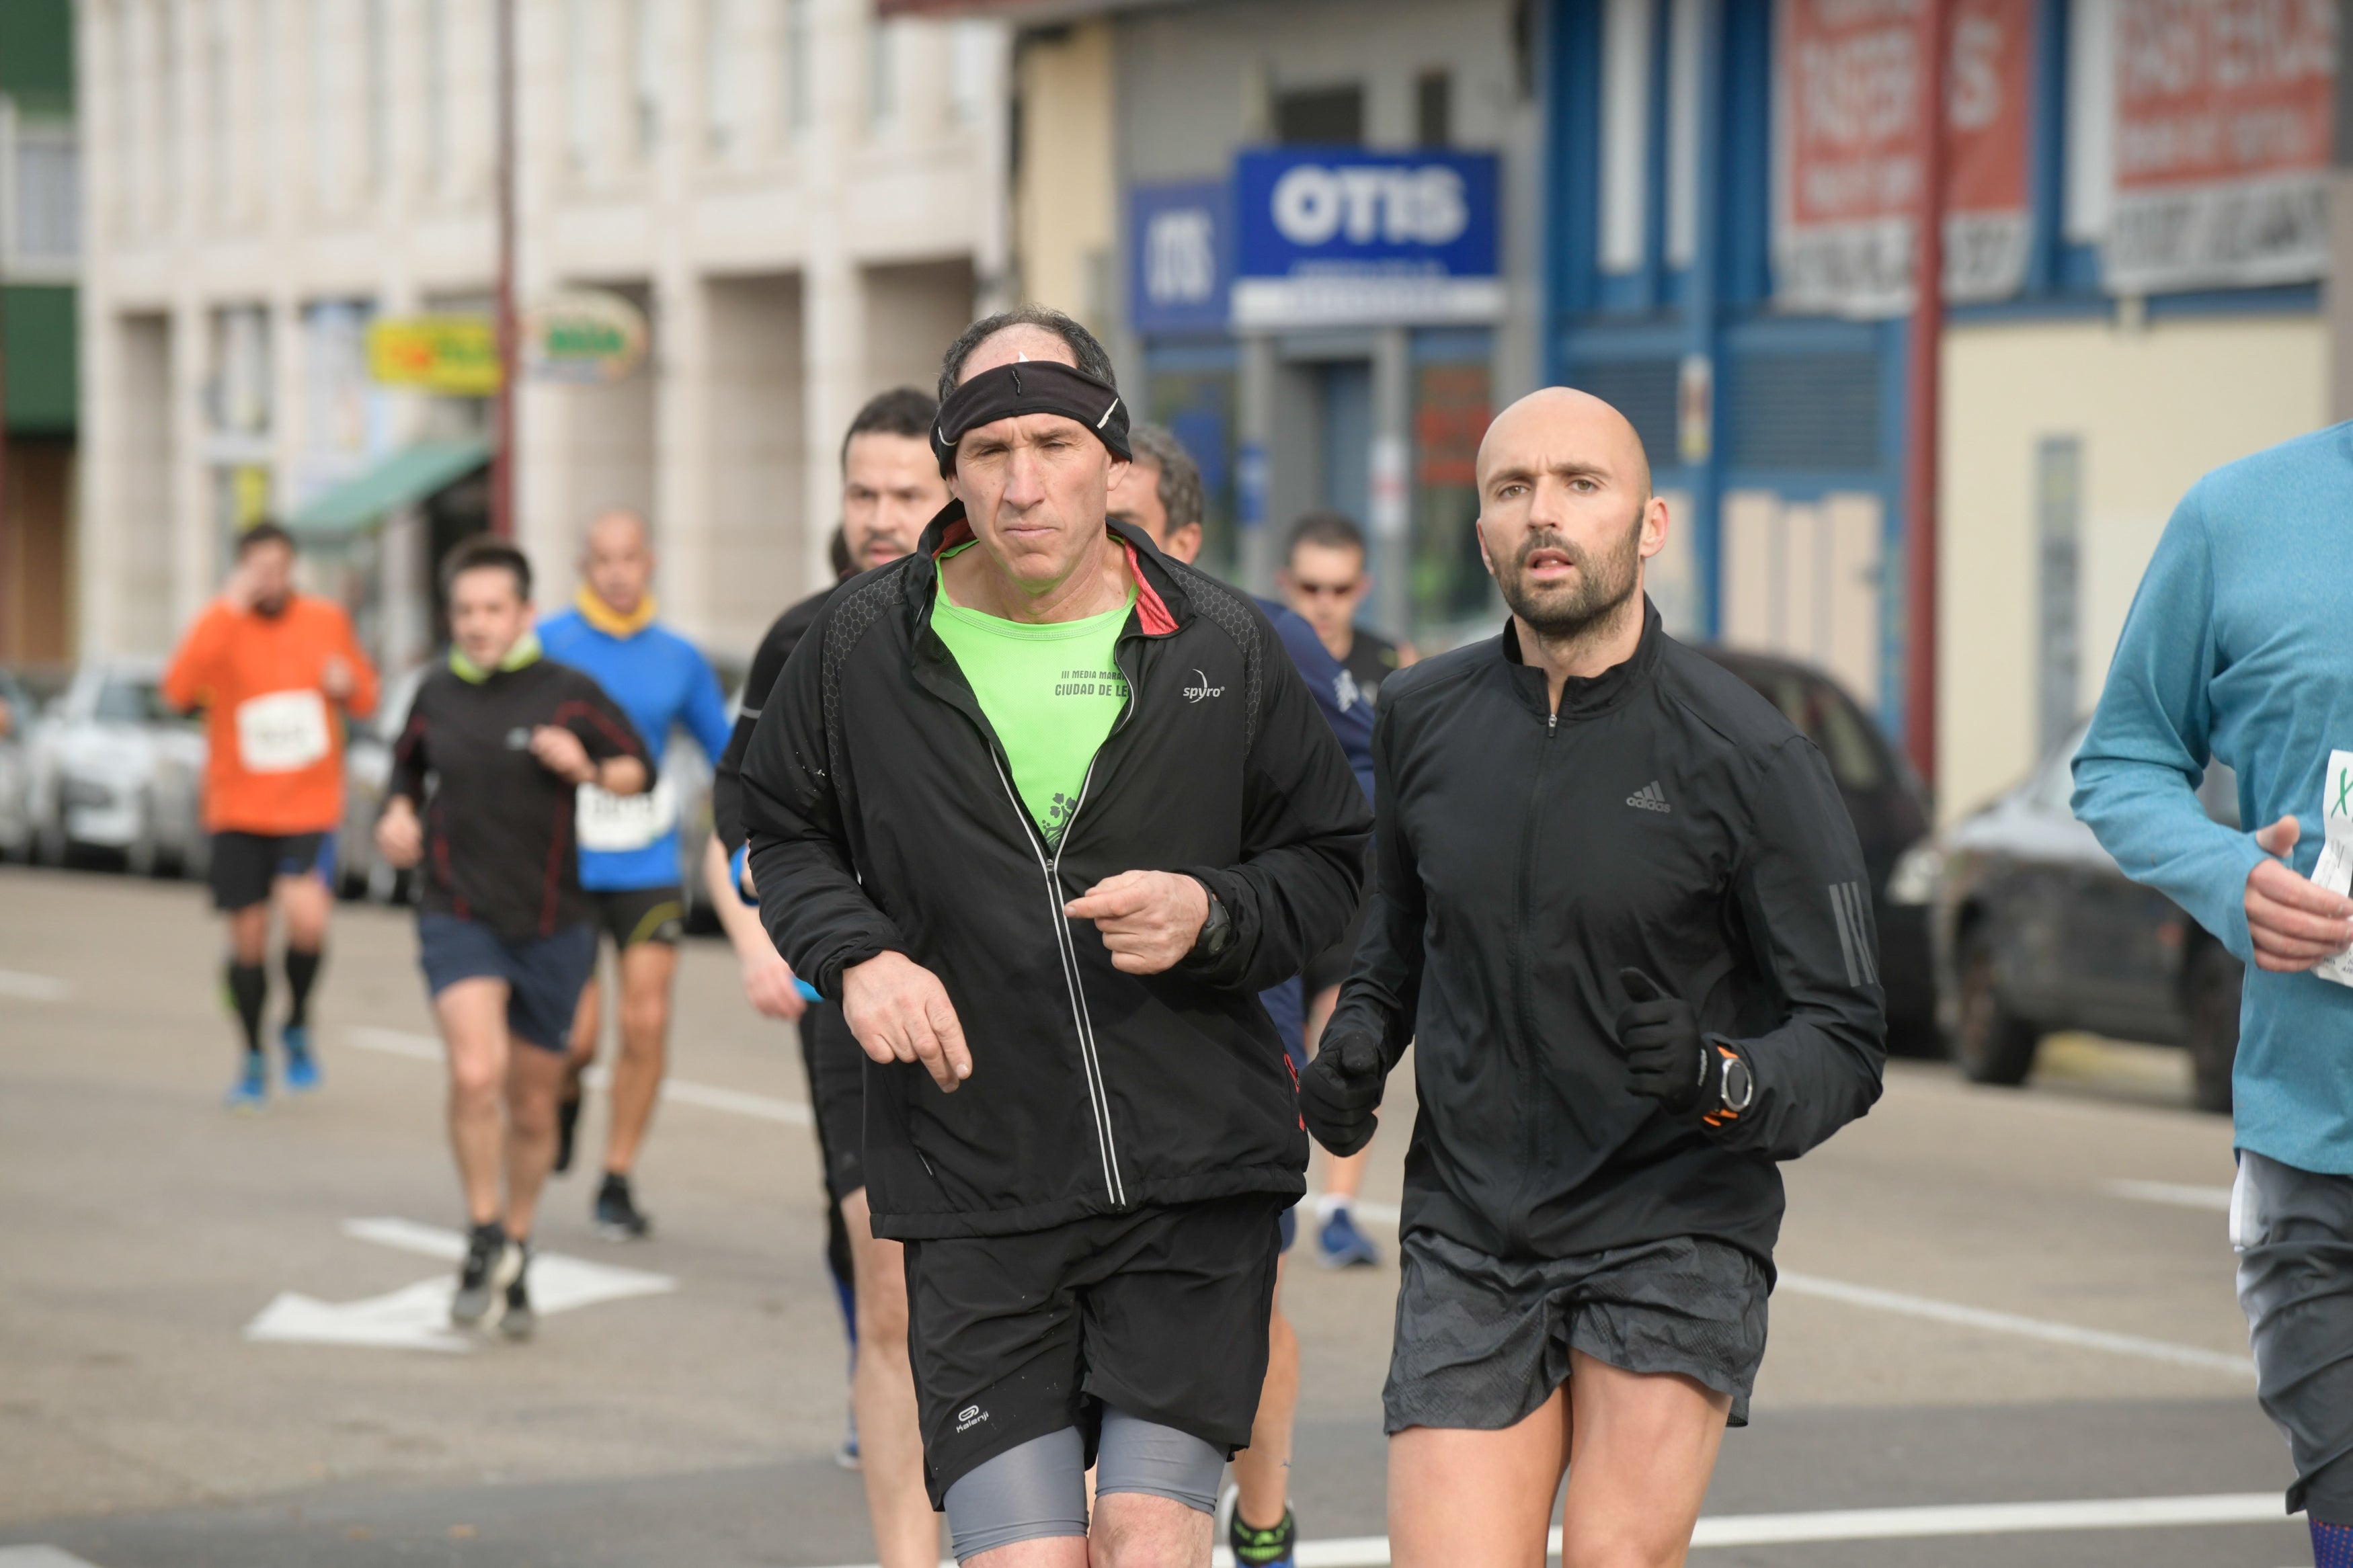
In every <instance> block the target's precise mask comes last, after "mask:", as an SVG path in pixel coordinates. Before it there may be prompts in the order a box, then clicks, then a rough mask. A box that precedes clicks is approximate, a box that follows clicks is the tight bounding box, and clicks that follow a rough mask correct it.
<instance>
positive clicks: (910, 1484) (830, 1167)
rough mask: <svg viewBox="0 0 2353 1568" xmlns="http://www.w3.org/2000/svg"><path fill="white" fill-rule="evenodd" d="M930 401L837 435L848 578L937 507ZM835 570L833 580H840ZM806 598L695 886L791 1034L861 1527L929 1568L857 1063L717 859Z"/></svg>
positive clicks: (894, 408)
mask: <svg viewBox="0 0 2353 1568" xmlns="http://www.w3.org/2000/svg"><path fill="white" fill-rule="evenodd" d="M939 411H940V405H939V400H938V399H937V398H934V396H932V395H931V394H929V393H927V392H918V391H916V390H915V389H914V388H913V387H912V386H901V387H895V388H893V389H892V390H891V391H889V392H884V393H879V394H877V395H875V396H873V397H871V398H870V399H868V400H867V403H866V405H865V406H864V407H862V408H860V410H859V411H858V414H857V416H855V417H854V418H852V419H851V420H850V422H849V434H848V435H846V436H844V437H842V439H841V533H840V537H839V551H838V553H839V554H840V555H844V556H847V557H848V559H849V563H850V564H851V566H852V567H854V568H855V569H857V570H860V571H862V570H864V569H866V568H868V567H872V566H881V565H885V564H888V563H891V562H892V561H896V560H898V559H899V558H900V557H901V556H902V555H904V554H906V553H907V552H909V551H910V550H913V548H914V547H915V540H916V538H917V537H918V536H919V535H920V534H922V532H923V525H924V523H926V522H927V521H930V520H931V518H932V517H933V516H934V514H935V513H936V512H938V510H940V508H941V507H943V506H944V505H945V504H947V499H948V491H947V484H946V481H944V479H941V478H940V470H939V464H938V463H937V462H936V461H935V460H934V458H933V457H932V441H931V435H932V421H933V419H934V417H935V416H937V415H938V414H939ZM843 575H844V576H847V575H848V573H847V572H845V573H844V574H843ZM836 585H837V584H828V585H827V586H825V587H823V588H821V589H819V590H818V592H816V593H814V594H811V595H809V596H808V597H807V598H806V599H803V600H802V601H801V602H800V603H798V604H797V605H793V606H792V607H791V608H790V609H788V610H786V612H785V613H784V614H783V615H781V616H777V617H776V624H775V625H773V626H770V627H769V628H768V633H767V636H765V637H762V638H761V639H760V647H759V651H758V652H757V653H755V654H754V655H753V656H752V668H750V670H749V671H748V672H746V674H745V676H744V690H743V694H742V696H741V697H740V698H739V699H738V700H737V704H736V707H737V711H736V716H735V731H734V733H733V735H732V736H730V737H729V738H728V742H727V749H726V751H725V752H723V753H722V754H721V755H720V757H719V758H718V759H717V760H716V762H715V763H713V764H712V781H711V816H712V833H713V842H714V845H715V850H714V855H713V857H712V858H711V859H710V860H709V861H707V862H706V865H705V868H704V875H705V879H706V880H707V882H708V883H709V885H710V886H711V888H712V889H713V891H714V894H715V895H716V896H715V897H714V899H713V900H712V903H713V906H714V907H715V908H716V909H717V910H718V912H719V918H720V922H721V923H722V924H723V925H724V926H725V927H726V930H727V939H728V941H729V942H732V943H733V945H734V948H735V952H736V956H737V957H738V958H739V959H740V960H741V961H742V963H743V968H744V994H745V996H746V997H747V998H748V999H749V1000H750V1002H751V1004H752V1005H753V1006H754V1007H755V1008H757V1009H759V1010H760V1011H761V1012H762V1013H765V1014H766V1015H767V1016H770V1017H773V1018H781V1019H787V1020H797V1022H798V1024H799V1026H800V1037H801V1065H802V1067H803V1068H805V1069H806V1070H807V1074H808V1083H809V1104H810V1106H811V1107H812V1108H813V1109H814V1110H816V1112H817V1118H816V1120H817V1127H816V1132H817V1146H818V1158H819V1159H820V1160H821V1161H823V1162H824V1168H825V1187H826V1197H827V1206H828V1210H829V1213H830V1220H829V1225H828V1229H829V1230H830V1231H831V1232H832V1233H833V1235H834V1236H838V1237H839V1261H835V1258H834V1254H835V1251H836V1247H835V1245H834V1243H833V1241H832V1239H831V1237H828V1248H827V1253H828V1262H830V1263H832V1264H833V1267H834V1268H835V1270H836V1273H835V1278H836V1279H837V1280H842V1279H848V1280H849V1281H853V1282H854V1289H852V1290H851V1292H850V1303H849V1310H851V1311H852V1312H853V1313H854V1314H855V1316H854V1318H853V1321H854V1322H855V1324H856V1327H857V1331H856V1334H855V1336H854V1338H853V1339H852V1341H851V1350H852V1364H851V1372H850V1383H851V1389H852V1403H853V1405H854V1408H855V1412H856V1416H857V1420H856V1424H855V1426H853V1427H852V1435H853V1437H854V1439H855V1441H856V1444H857V1447H856V1448H855V1449H854V1450H852V1451H853V1452H855V1453H856V1455H857V1457H858V1468H859V1472H860V1479H861V1480H862V1481H864V1482H865V1484H866V1508H867V1513H868V1515H869V1517H870V1518H871V1520H872V1521H873V1525H874V1547H875V1555H876V1557H877V1559H878V1561H879V1562H880V1563H881V1568H934V1565H935V1564H937V1563H938V1562H939V1560H940V1524H939V1521H938V1519H936V1518H935V1517H934V1515H933V1513H932V1505H931V1500H930V1499H929V1498H927V1497H926V1496H924V1493H923V1438H922V1435H921V1433H920V1432H919V1431H918V1429H917V1426H916V1423H915V1390H914V1384H913V1381H912V1379H911V1376H910V1373H908V1370H907V1282H906V1279H905V1277H904V1274H903V1271H902V1266H901V1259H900V1256H899V1243H897V1242H895V1241H892V1240H891V1239H889V1238H888V1237H877V1236H876V1235H875V1234H874V1232H873V1227H872V1226H871V1225H870V1224H869V1223H868V1220H867V1214H866V1173H865V1167H864V1163H863V1160H862V1157H861V1156H862V1154H863V1152H864V1148H865V1143H866V1132H865V1126H864V1122H865V1110H866V1089H865V1083H864V1078H865V1066H866V1055H865V1053H864V1052H862V1051H860V1049H859V1048H858V1041H857V1040H856V1039H855V1038H854V1037H851V1035H850V1033H849V1024H848V1023H846V1022H844V1021H843V1019H842V1016H841V1003H840V1002H839V1000H838V999H835V998H831V997H828V998H826V999H824V1000H821V1001H816V1002H808V1003H806V1004H804V1002H803V999H802V997H801V994H800V993H799V991H798V990H797V989H796V987H795V982H794V975H793V972H792V966H791V965H790V964H788V963H786V962H785V961H784V959H783V958H782V957H780V956H779V955H778V954H777V952H776V943H775V942H770V941H769V940H768V933H767V931H766V930H765V928H764V927H763V926H762V925H761V924H760V918H759V916H758V914H757V913H756V912H755V911H754V910H751V909H749V908H747V907H746V906H745V905H744V902H743V900H741V899H737V898H733V897H731V896H729V893H728V891H727V887H728V884H729V883H731V882H733V881H734V880H735V875H734V872H733V869H732V868H731V862H732V860H733V857H734V855H735V853H736V851H738V850H740V849H742V848H743V847H744V811H743V784H742V772H743V765H744V752H746V751H748V750H749V749H750V747H751V743H752V732H753V728H754V725H756V724H757V723H758V722H759V719H760V710H761V709H762V708H763V707H764V706H765V705H766V703H767V700H768V694H769V693H770V692H771V691H772V690H774V689H775V688H776V678H777V677H778V676H779V675H782V674H783V673H784V668H785V665H786V661H788V660H789V659H790V658H792V656H793V650H794V649H795V648H797V647H799V646H800V641H801V638H802V637H804V636H806V635H807V632H808V629H809V627H811V626H814V625H816V624H817V618H818V612H819V611H821V610H823V609H824V608H825V605H826V602H827V601H828V599H830V598H832V597H833V591H834V587H835V586H836Z"/></svg>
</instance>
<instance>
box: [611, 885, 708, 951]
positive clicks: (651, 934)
mask: <svg viewBox="0 0 2353 1568" xmlns="http://www.w3.org/2000/svg"><path fill="white" fill-rule="evenodd" d="M587 896H588V907H589V908H590V909H592V910H595V911H596V915H595V919H596V929H597V930H598V931H603V932H604V933H605V934H606V935H607V936H608V937H610V938H612V939H613V945H614V946H615V947H617V948H628V947H635V946H637V945H638V943H639V942H662V943H665V944H666V945H668V946H670V947H676V946H677V945H678V939H679V938H680V937H681V936H682V935H684V934H685V931H686V896H685V895H684V894H683V893H681V892H680V891H679V889H678V884H677V883H675V882H672V883H670V885H669V886H668V887H662V888H591V889H588V890H587Z"/></svg>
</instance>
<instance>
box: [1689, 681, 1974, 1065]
mask: <svg viewBox="0 0 2353 1568" xmlns="http://www.w3.org/2000/svg"><path fill="white" fill-rule="evenodd" d="M1700 651H1701V652H1702V653H1704V654H1706V655H1707V656H1708V658H1712V659H1714V660H1715V662H1716V663H1718V664H1720V665H1722V666H1723V667H1724V668H1725V669H1727V670H1729V671H1731V672H1732V673H1733V674H1734V675H1736V676H1738V677H1739V678H1740V679H1741V680H1742V681H1743V682H1745V683H1746V685H1747V686H1748V687H1749V688H1750V689H1752V690H1754V691H1756V692H1757V694H1758V695H1759V696H1761V697H1763V698H1764V699H1765V700H1766V701H1767V702H1770V703H1771V704H1773V706H1774V707H1776V708H1778V709H1779V710H1781V713H1782V715H1783V716H1784V717H1785V718H1787V719H1788V721H1789V722H1790V723H1792V724H1794V725H1796V726H1797V728H1798V731H1799V733H1800V734H1803V735H1804V736H1805V737H1806V738H1807V739H1808V740H1810V741H1811V742H1813V743H1814V744H1815V745H1816V746H1817V747H1819V748H1820V751H1821V753H1822V756H1823V757H1824V759H1826V760H1827V761H1828V762H1829V763H1830V766H1831V777H1832V778H1833V779H1835V780H1836V781H1837V783H1838V787H1839V795H1841V798H1843V799H1844V800H1845V802H1846V809H1847V815H1848V816H1851V817H1852V818H1853V819H1854V832H1855V837H1857V838H1859V839H1860V840H1862V864H1863V868H1864V870H1865V871H1866V873H1868V875H1869V877H1870V879H1871V889H1872V909H1873V914H1874V915H1875V916H1876V918H1877V924H1878V928H1879V930H1878V935H1879V981H1880V984H1881V986H1882V987H1883V989H1884V990H1885V992H1886V994H1887V1040H1888V1048H1889V1049H1890V1050H1893V1051H1896V1052H1899V1053H1903V1054H1905V1055H1926V1054H1933V1053H1934V1052H1935V1050H1936V984H1935V976H1934V973H1933V971H1932V970H1931V968H1930V965H1929V962H1928V920H1927V910H1926V900H1925V899H1921V898H1914V897H1907V896H1905V895H1906V893H1907V891H1908V890H1907V889H1905V887H1904V886H1902V885H1901V884H1900V882H1898V881H1897V872H1898V869H1899V868H1901V867H1902V866H1903V864H1904V859H1905V854H1906V852H1907V851H1910V850H1911V849H1913V848H1914V847H1916V846H1917V845H1919V844H1921V843H1922V842H1924V841H1925V840H1926V838H1927V837H1928V827H1929V822H1930V814H1929V810H1928V795H1927V791H1926V788H1925V787H1924V786H1923V785H1922V784H1921V783H1920V780H1919V776H1918V775H1917V774H1916V773H1914V772H1913V771H1912V767H1911V764H1910V763H1907V762H1905V759H1904V756H1903V754H1902V753H1901V752H1898V751H1896V749H1895V747H1894V745H1893V744H1891V743H1890V742H1889V741H1888V739H1887V737H1886V736H1885V735H1884V734H1883V733H1881V731H1880V729H1879V726H1878V725H1876V724H1874V723H1873V722H1872V721H1871V719H1870V717H1869V715H1867V714H1865V713H1864V712H1863V710H1862V707H1861V705H1859V704H1858V703H1857V702H1856V701H1855V700H1854V699H1853V698H1852V697H1850V696H1849V695H1847V693H1846V691H1845V689H1843V688H1841V686H1840V685H1839V684H1838V682H1837V681H1835V680H1833V679H1831V678H1830V677H1829V676H1828V675H1825V674H1824V673H1822V672H1821V671H1820V670H1819V669H1816V668H1813V667H1811V666H1810V665H1804V664H1799V663H1797V662H1795V661H1793V660H1790V659H1786V658H1774V657H1772V656H1771V655H1769V654H1760V653H1751V652H1748V651H1746V650H1745V649H1739V648H1725V647H1703V648H1701V649H1700ZM1891 884H1894V885H1891Z"/></svg>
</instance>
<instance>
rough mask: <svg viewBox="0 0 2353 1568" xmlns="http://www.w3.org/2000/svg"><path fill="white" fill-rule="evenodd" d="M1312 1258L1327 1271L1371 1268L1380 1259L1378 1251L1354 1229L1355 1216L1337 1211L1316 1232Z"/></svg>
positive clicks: (1361, 1232)
mask: <svg viewBox="0 0 2353 1568" xmlns="http://www.w3.org/2000/svg"><path fill="white" fill-rule="evenodd" d="M1315 1256H1316V1258H1317V1260H1318V1261H1320V1262H1321V1263H1322V1264H1323V1265H1324V1268H1359V1267H1362V1268H1370V1267H1371V1266H1372V1265H1374V1264H1376V1263H1378V1262H1379V1261H1380V1260H1381V1249H1380V1248H1379V1247H1375V1246H1374V1245H1373V1244H1372V1240H1371V1238H1369V1237H1366V1235H1365V1233H1364V1232H1363V1231H1360V1230H1358V1229H1357V1228H1356V1215H1352V1214H1350V1213H1349V1212H1348V1211H1347V1210H1346V1209H1345V1208H1337V1209H1334V1210H1333V1211H1332V1217H1331V1218H1330V1219H1327V1220H1325V1221H1324V1227H1323V1228H1322V1229H1321V1230H1319V1231H1317V1232H1316V1233H1315Z"/></svg>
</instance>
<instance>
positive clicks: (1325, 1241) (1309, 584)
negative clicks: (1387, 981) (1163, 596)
mask: <svg viewBox="0 0 2353 1568" xmlns="http://www.w3.org/2000/svg"><path fill="white" fill-rule="evenodd" d="M1366 567H1367V560H1366V549H1365V535H1364V532H1363V531H1362V530H1360V529H1358V528H1357V527H1356V522H1355V521H1353V520H1352V519H1350V518H1349V517H1348V515H1347V514H1346V513H1345V512H1338V511H1311V512H1307V513H1304V514H1303V515H1302V516H1301V517H1300V519H1299V521H1296V522H1294V523H1293V524H1292V525H1291V540H1290V543H1289V544H1288V546H1287V547H1286V548H1285V550H1284V552H1283V564H1282V571H1281V572H1279V573H1277V574H1276V577H1277V579H1278V580H1279V581H1280V582H1281V584H1282V597H1283V601H1284V602H1285V603H1286V604H1288V605H1290V606H1291V607H1292V608H1293V609H1294V610H1296V611H1298V612H1299V614H1300V615H1301V616H1303V617H1304V618H1305V620H1306V621H1307V624H1308V625H1310V626H1314V628H1315V636H1316V637H1317V638H1318V639H1319V640H1321V641H1322V643H1323V644H1324V647H1326V648H1327V649H1329V650H1330V651H1331V654H1332V657H1333V658H1336V659H1338V660H1339V661H1340V664H1341V667H1342V668H1345V670H1346V671H1347V673H1348V679H1349V681H1350V682H1351V683H1352V684H1353V685H1354V686H1355V687H1356V693H1357V695H1358V696H1360V697H1361V698H1363V700H1365V701H1366V702H1367V703H1376V702H1377V701H1378V700H1379V697H1380V690H1381V683H1382V682H1383V681H1385V680H1387V679H1388V678H1389V677H1390V676H1392V675H1394V674H1396V673H1397V672H1398V670H1400V669H1403V668H1408V667H1409V666H1410V665H1411V664H1412V663H1413V661H1414V657H1415V655H1414V651H1413V649H1412V647H1410V646H1409V645H1407V644H1404V643H1398V642H1392V641H1390V640H1389V639H1388V637H1383V636H1381V635H1380V634H1379V633H1378V632H1373V631H1367V630H1366V629H1365V628H1364V627H1363V626H1358V625H1357V624H1356V616H1358V615H1359V614H1360V613H1361V612H1362V611H1363V609H1364V607H1365V601H1366V598H1368V597H1370V595H1371V594H1372V591H1373V579H1372V574H1371V573H1370V572H1369V571H1368V570H1366ZM1371 900H1372V888H1371V885H1370V883H1369V882H1368V883H1367V884H1366V901H1365V902H1364V903H1361V904H1358V905H1357V906H1356V919H1355V920H1353V921H1350V922H1349V923H1348V931H1347V934H1346V935H1345V936H1344V937H1343V938H1341V940H1340V941H1338V942H1335V943H1333V944H1332V945H1331V946H1330V947H1327V948H1325V949H1324V951H1323V952H1319V953H1317V954H1316V955H1315V956H1314V958H1312V959H1310V960H1309V961H1308V963H1307V970H1306V973H1305V974H1304V975H1303V977H1302V984H1303V989H1304V990H1305V992H1306V998H1307V1000H1306V1007H1307V1039H1308V1042H1309V1046H1310V1048H1311V1049H1312V1048H1313V1047H1314V1043H1315V1042H1316V1041H1319V1040H1321V1039H1322V1038H1323V1037H1324V1025H1325V1024H1326V1023H1327V1022H1329V1021H1330V1019H1331V1016H1332V1008H1333V1007H1334V1005H1335V1004H1337V1003H1338V1001H1339V1000H1340V982H1341V981H1343V980H1345V979H1346V978H1347V977H1348V966H1349V965H1350V964H1351V963H1354V962H1355V961H1356V943H1357V942H1358V941H1359V940H1361V939H1362V938H1363V936H1364V934H1365V914H1366V910H1368V909H1369V908H1370V907H1371ZM1364 1184H1365V1155H1364V1152H1362V1151H1361V1150H1360V1151H1358V1152H1356V1153H1354V1154H1351V1155H1349V1156H1348V1157H1347V1158H1346V1159H1345V1160H1341V1159H1335V1160H1333V1161H1332V1163H1331V1164H1330V1167H1329V1168H1328V1169H1327V1170H1326V1171H1325V1172H1324V1190H1323V1192H1322V1193H1320V1194H1317V1196H1316V1199H1315V1257H1316V1260H1317V1261H1318V1262H1320V1263H1322V1264H1323V1265H1324V1267H1325V1268H1350V1267H1352V1266H1354V1267H1362V1266H1365V1265H1367V1264H1373V1263H1377V1262H1378V1261H1380V1251H1379V1249H1378V1248H1377V1247H1375V1246H1374V1245H1373V1242H1372V1238H1371V1237H1367V1236H1366V1235H1365V1234H1364V1232H1363V1231H1361V1230H1359V1229H1357V1227H1356V1194H1357V1193H1358V1192H1359V1191H1361V1190H1362V1189H1363V1187H1364Z"/></svg>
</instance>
